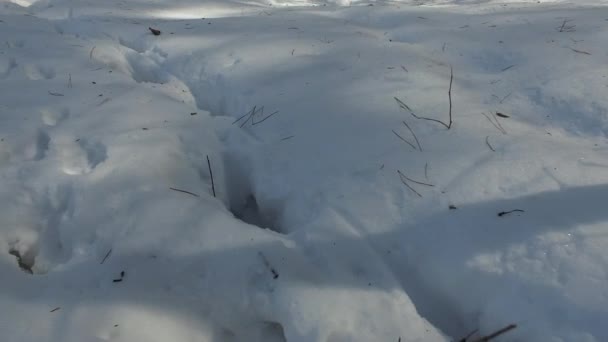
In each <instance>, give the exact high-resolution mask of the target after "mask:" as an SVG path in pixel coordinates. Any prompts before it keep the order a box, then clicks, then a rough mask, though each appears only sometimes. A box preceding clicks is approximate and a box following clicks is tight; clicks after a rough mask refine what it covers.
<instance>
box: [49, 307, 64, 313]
mask: <svg viewBox="0 0 608 342" xmlns="http://www.w3.org/2000/svg"><path fill="white" fill-rule="evenodd" d="M59 309H61V308H60V307H56V308H54V309H53V310H51V311H49V312H55V311H58V310H59Z"/></svg>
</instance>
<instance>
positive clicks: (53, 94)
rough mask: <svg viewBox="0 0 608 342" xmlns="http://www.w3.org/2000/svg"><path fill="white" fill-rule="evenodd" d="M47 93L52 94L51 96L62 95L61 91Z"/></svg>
mask: <svg viewBox="0 0 608 342" xmlns="http://www.w3.org/2000/svg"><path fill="white" fill-rule="evenodd" d="M49 95H52V96H63V94H61V93H53V92H52V91H49Z"/></svg>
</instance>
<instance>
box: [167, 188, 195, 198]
mask: <svg viewBox="0 0 608 342" xmlns="http://www.w3.org/2000/svg"><path fill="white" fill-rule="evenodd" d="M169 189H171V190H173V191H177V192H183V193H185V194H188V195H192V196H194V197H200V196H199V195H197V194H195V193H193V192H190V191H186V190H182V189H176V188H171V187H170V188H169Z"/></svg>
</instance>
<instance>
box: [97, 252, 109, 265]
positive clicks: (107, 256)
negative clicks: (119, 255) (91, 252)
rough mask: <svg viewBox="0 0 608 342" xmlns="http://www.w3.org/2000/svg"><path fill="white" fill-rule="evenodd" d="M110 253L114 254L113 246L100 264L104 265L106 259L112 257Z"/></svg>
mask: <svg viewBox="0 0 608 342" xmlns="http://www.w3.org/2000/svg"><path fill="white" fill-rule="evenodd" d="M110 254H112V248H110V250H109V251H108V253H106V256H104V257H103V260H101V262H100V263H99V264H100V265H103V263H104V262H106V259H108V258H109V257H110Z"/></svg>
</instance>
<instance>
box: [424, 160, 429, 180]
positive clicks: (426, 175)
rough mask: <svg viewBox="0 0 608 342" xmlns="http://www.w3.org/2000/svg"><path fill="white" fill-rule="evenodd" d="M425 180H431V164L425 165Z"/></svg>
mask: <svg viewBox="0 0 608 342" xmlns="http://www.w3.org/2000/svg"><path fill="white" fill-rule="evenodd" d="M424 179H426V180H429V163H424Z"/></svg>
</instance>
